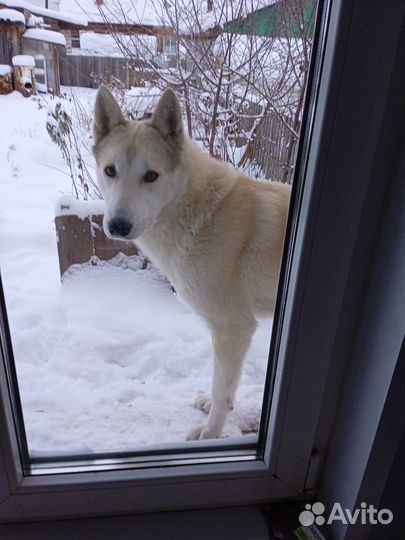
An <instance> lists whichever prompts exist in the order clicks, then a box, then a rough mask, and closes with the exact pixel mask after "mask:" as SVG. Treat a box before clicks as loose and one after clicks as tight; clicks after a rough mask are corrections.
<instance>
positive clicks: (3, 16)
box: [0, 8, 25, 24]
mask: <svg viewBox="0 0 405 540" xmlns="http://www.w3.org/2000/svg"><path fill="white" fill-rule="evenodd" d="M2 21H7V22H13V23H17V24H25V17H24V14H23V13H20V12H19V11H17V10H15V9H8V8H2V9H0V22H2Z"/></svg>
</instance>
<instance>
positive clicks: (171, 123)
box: [152, 88, 183, 144]
mask: <svg viewBox="0 0 405 540" xmlns="http://www.w3.org/2000/svg"><path fill="white" fill-rule="evenodd" d="M152 125H153V126H154V127H155V128H156V129H158V130H159V132H160V134H161V135H162V136H163V138H164V139H166V140H167V141H168V142H172V143H176V144H177V143H178V142H180V140H181V138H182V136H183V120H182V117H181V109H180V103H179V100H178V99H177V96H176V94H175V93H174V91H173V90H172V89H171V88H166V90H165V91H164V93H163V96H162V97H161V98H160V100H159V103H158V104H157V107H156V110H155V112H154V114H153V117H152Z"/></svg>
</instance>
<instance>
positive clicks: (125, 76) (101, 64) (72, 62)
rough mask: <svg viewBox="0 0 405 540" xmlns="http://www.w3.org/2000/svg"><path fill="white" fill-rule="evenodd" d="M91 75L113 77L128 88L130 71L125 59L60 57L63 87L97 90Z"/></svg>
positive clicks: (80, 56) (63, 54) (78, 56)
mask: <svg viewBox="0 0 405 540" xmlns="http://www.w3.org/2000/svg"><path fill="white" fill-rule="evenodd" d="M92 74H94V75H97V76H102V77H111V76H112V77H115V78H117V79H119V80H120V81H121V82H122V83H124V85H125V87H126V88H129V87H130V69H129V67H128V62H127V61H126V60H125V58H121V57H115V56H113V57H106V56H82V55H68V54H65V53H62V54H61V55H60V78H61V84H63V85H65V86H81V87H85V88H97V87H98V83H97V82H96V81H95V80H94V77H92Z"/></svg>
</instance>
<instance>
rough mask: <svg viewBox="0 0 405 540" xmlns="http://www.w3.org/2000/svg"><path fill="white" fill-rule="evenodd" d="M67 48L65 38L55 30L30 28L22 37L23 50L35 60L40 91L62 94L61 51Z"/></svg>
mask: <svg viewBox="0 0 405 540" xmlns="http://www.w3.org/2000/svg"><path fill="white" fill-rule="evenodd" d="M65 46H66V40H65V36H64V35H63V34H62V33H61V32H56V31H55V30H47V29H45V28H29V29H28V30H26V31H25V32H24V34H23V35H22V50H23V52H24V54H31V55H32V56H34V58H35V74H36V76H37V83H38V90H39V91H41V92H46V91H48V90H49V89H50V90H52V91H53V92H55V93H56V94H59V93H60V75H59V49H60V48H61V47H65Z"/></svg>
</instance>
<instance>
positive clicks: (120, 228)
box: [108, 218, 132, 238]
mask: <svg viewBox="0 0 405 540" xmlns="http://www.w3.org/2000/svg"><path fill="white" fill-rule="evenodd" d="M131 228H132V223H129V222H128V221H126V220H125V219H121V218H116V219H112V220H111V221H109V222H108V230H109V232H110V234H111V235H112V236H121V237H123V238H125V236H128V234H129V231H130V230H131Z"/></svg>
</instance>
